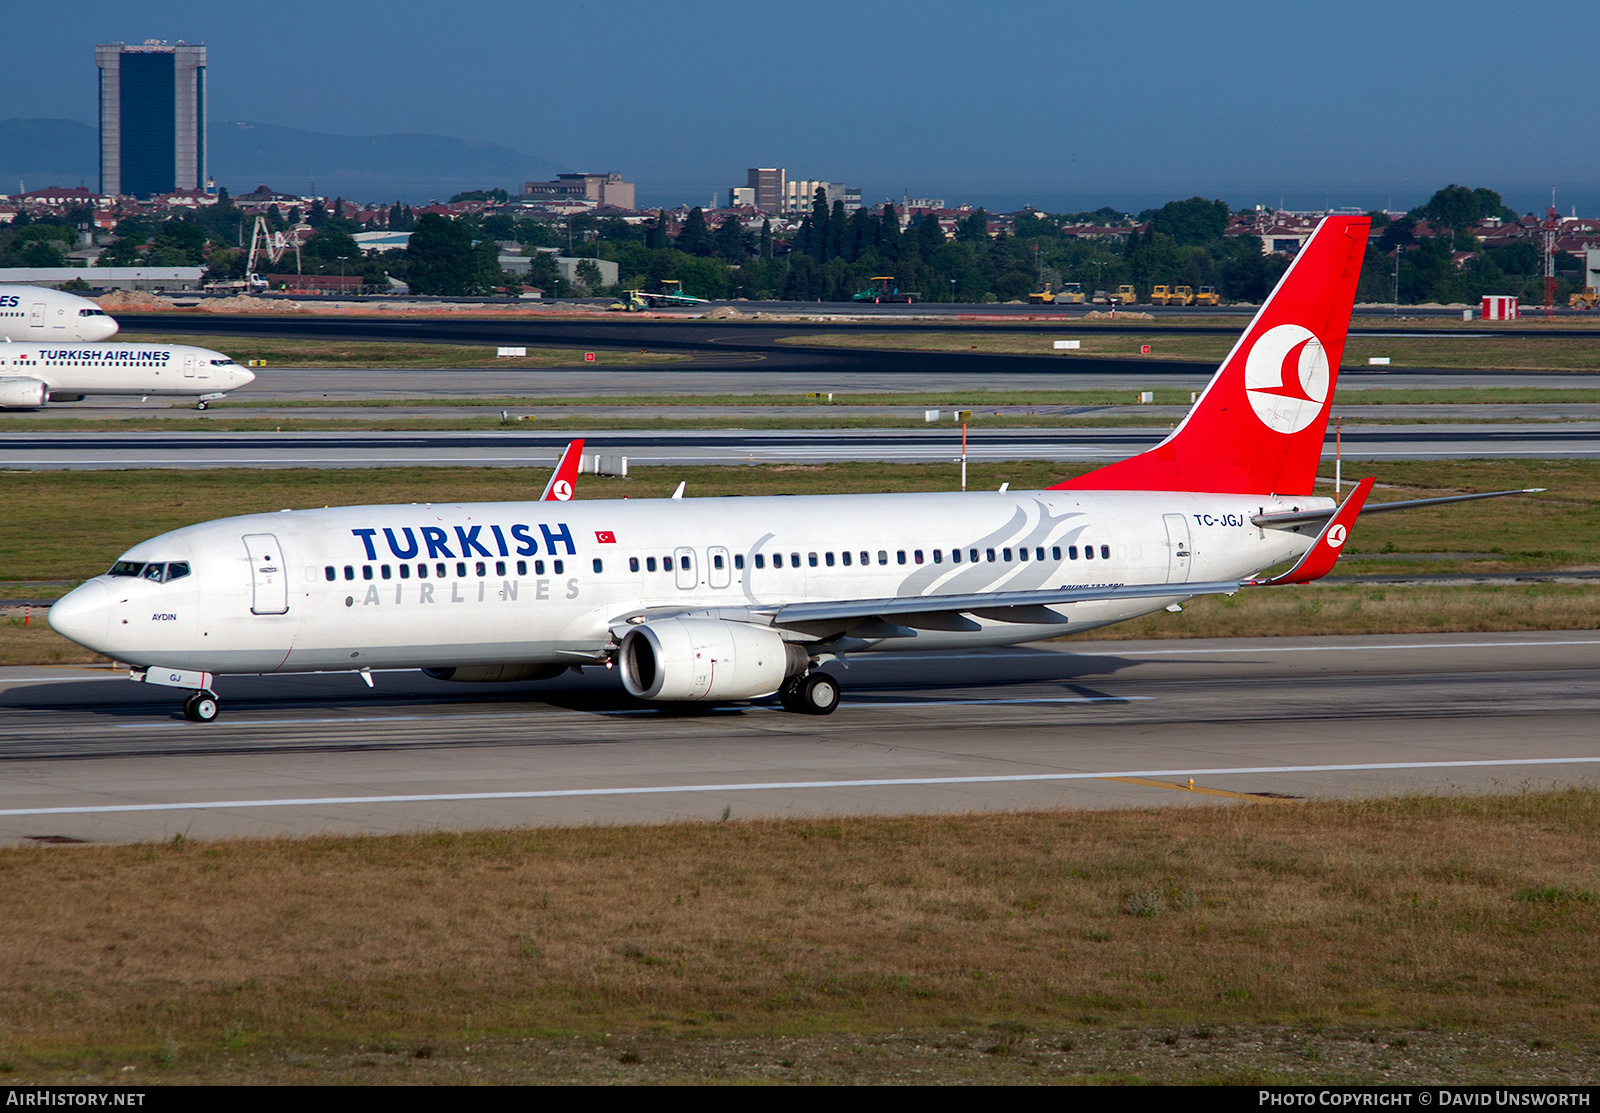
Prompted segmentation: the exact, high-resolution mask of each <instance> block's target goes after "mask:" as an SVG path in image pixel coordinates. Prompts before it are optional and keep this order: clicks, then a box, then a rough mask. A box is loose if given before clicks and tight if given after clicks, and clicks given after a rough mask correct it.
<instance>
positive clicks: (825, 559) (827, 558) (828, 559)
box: [822, 553, 833, 568]
mask: <svg viewBox="0 0 1600 1113" xmlns="http://www.w3.org/2000/svg"><path fill="white" fill-rule="evenodd" d="M822 563H823V564H826V565H827V566H828V567H829V568H832V567H833V554H832V553H823V554H822Z"/></svg>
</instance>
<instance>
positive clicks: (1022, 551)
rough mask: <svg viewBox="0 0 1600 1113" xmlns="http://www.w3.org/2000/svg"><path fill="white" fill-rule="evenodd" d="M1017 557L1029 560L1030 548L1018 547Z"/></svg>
mask: <svg viewBox="0 0 1600 1113" xmlns="http://www.w3.org/2000/svg"><path fill="white" fill-rule="evenodd" d="M1017 559H1018V560H1022V561H1025V560H1027V559H1028V550H1027V549H1025V548H1024V549H1018V550H1017Z"/></svg>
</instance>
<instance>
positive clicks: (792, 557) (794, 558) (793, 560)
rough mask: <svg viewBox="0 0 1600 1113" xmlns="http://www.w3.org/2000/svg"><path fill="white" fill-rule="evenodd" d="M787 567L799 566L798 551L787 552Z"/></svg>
mask: <svg viewBox="0 0 1600 1113" xmlns="http://www.w3.org/2000/svg"><path fill="white" fill-rule="evenodd" d="M789 567H790V568H799V567H800V554H799V553H790V554H789Z"/></svg>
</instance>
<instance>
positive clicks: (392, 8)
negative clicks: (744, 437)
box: [0, 0, 1600, 212]
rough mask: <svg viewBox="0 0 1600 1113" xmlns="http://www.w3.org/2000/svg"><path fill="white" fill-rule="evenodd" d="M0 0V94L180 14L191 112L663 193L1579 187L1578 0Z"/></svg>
mask: <svg viewBox="0 0 1600 1113" xmlns="http://www.w3.org/2000/svg"><path fill="white" fill-rule="evenodd" d="M11 7H12V10H10V11H8V13H7V15H6V31H7V34H6V40H7V44H8V47H9V49H8V51H7V60H6V64H5V66H4V67H3V68H0V116H6V117H10V116H19V117H31V116H63V117H69V118H74V119H79V120H84V121H88V122H93V121H94V120H95V118H96V107H95V70H94V59H93V48H94V45H95V43H97V42H114V41H118V40H121V41H127V42H138V41H141V40H143V39H146V38H162V39H167V40H169V41H176V40H178V39H184V40H187V41H190V42H196V41H201V42H205V43H206V44H207V46H208V47H209V48H210V62H211V71H210V72H211V113H212V119H214V120H218V121H223V120H251V121H259V122H264V123H274V124H283V125H286V126H290V127H298V128H305V129H309V130H313V131H325V132H336V133H342V134H372V133H382V132H395V131H418V132H431V133H435V134H442V135H454V136H461V137H465V138H471V139H484V140H490V141H493V142H497V143H502V144H504V145H506V146H508V147H512V148H514V149H516V150H520V151H523V152H526V153H528V154H531V155H536V156H539V157H543V158H548V159H550V160H552V161H554V162H557V163H560V164H562V165H565V166H567V167H569V168H572V169H585V170H587V169H595V170H617V171H620V172H621V173H623V174H624V176H626V177H627V178H629V179H630V180H633V181H637V182H638V183H639V186H640V193H641V199H642V200H648V201H651V202H657V203H659V202H676V201H679V200H687V201H690V202H691V203H702V204H703V203H704V202H705V201H706V200H708V199H709V195H710V193H711V192H712V191H713V190H715V189H721V188H726V187H727V186H728V185H732V184H742V182H743V177H744V170H745V168H746V167H748V166H754V165H762V166H770V165H778V166H785V167H787V168H788V169H789V171H790V173H791V175H795V176H814V177H823V178H829V179H832V180H837V181H846V182H850V183H852V184H859V185H860V186H861V187H862V188H863V194H864V197H865V198H867V199H870V200H878V199H881V198H883V197H884V196H894V197H896V198H898V197H899V195H900V194H901V192H902V191H903V190H909V191H910V192H912V193H913V194H920V195H934V196H943V197H946V198H948V199H950V200H951V201H955V200H958V199H967V200H974V201H981V202H985V203H989V204H990V205H991V207H1014V206H1019V205H1021V204H1023V203H1026V202H1030V201H1031V202H1032V203H1033V204H1035V205H1038V206H1039V207H1042V208H1048V209H1057V208H1063V207H1069V206H1070V207H1078V205H1079V204H1082V205H1084V206H1091V207H1092V205H1094V204H1100V203H1111V204H1115V205H1119V206H1128V207H1139V206H1140V205H1143V204H1146V203H1157V202H1159V201H1161V200H1165V199H1167V198H1171V197H1179V196H1189V195H1191V194H1203V195H1206V196H1221V197H1224V198H1226V199H1227V200H1229V201H1230V202H1233V203H1235V204H1246V203H1254V202H1264V203H1269V204H1277V203H1278V201H1279V199H1280V197H1282V198H1284V199H1285V200H1287V201H1288V203H1289V204H1290V206H1291V207H1294V206H1295V205H1296V204H1297V203H1298V204H1301V205H1311V204H1321V203H1323V202H1324V201H1327V202H1331V203H1332V204H1356V205H1361V206H1363V207H1370V206H1375V205H1384V204H1387V203H1392V204H1393V205H1395V206H1397V207H1406V206H1410V205H1413V204H1415V203H1417V202H1418V201H1419V200H1421V199H1423V198H1425V197H1426V196H1427V195H1428V194H1429V193H1431V192H1432V190H1434V189H1435V188H1437V187H1439V186H1442V185H1444V184H1446V183H1449V182H1460V183H1462V184H1466V185H1472V186H1478V185H1486V186H1489V187H1491V188H1494V189H1498V190H1500V191H1501V192H1502V193H1505V194H1506V195H1507V197H1508V200H1511V201H1512V202H1513V204H1515V205H1517V206H1518V207H1519V208H1523V209H1528V208H1532V207H1534V206H1535V205H1537V204H1539V203H1540V200H1539V199H1540V198H1541V197H1544V198H1546V200H1545V202H1544V203H1548V190H1549V188H1550V186H1551V185H1555V186H1557V187H1558V193H1557V204H1558V205H1559V206H1560V208H1561V209H1562V211H1566V210H1567V208H1568V207H1569V206H1570V205H1571V204H1574V203H1576V204H1577V205H1578V207H1579V211H1580V212H1585V211H1593V210H1594V208H1595V207H1596V206H1593V205H1589V204H1586V202H1587V201H1588V200H1589V199H1597V200H1600V170H1597V167H1596V164H1595V154H1594V153H1595V152H1596V151H1597V150H1600V144H1597V142H1596V140H1597V138H1600V135H1597V131H1600V114H1597V113H1595V112H1594V111H1593V98H1592V96H1591V95H1590V94H1589V84H1590V82H1591V81H1592V76H1591V75H1590V74H1589V73H1588V61H1587V57H1588V55H1587V48H1586V47H1585V46H1583V45H1582V44H1584V43H1586V42H1592V41H1593V40H1594V31H1595V28H1596V22H1597V19H1596V9H1595V8H1594V6H1593V5H1592V4H1589V5H1585V4H1579V3H1566V2H1543V3H1541V2H1533V3H1526V4H1523V5H1519V6H1507V5H1505V4H1503V3H1496V4H1490V3H1482V2H1478V0H1456V2H1453V3H1418V2H1408V0H1392V2H1390V3H1368V2H1346V3H1339V2H1329V3H1323V4H1320V5H1316V6H1312V5H1306V4H1289V3H1255V2H1250V0H1244V2H1238V3H1230V4H1208V3H1205V2H1203V0H1190V2H1188V3H1167V2H1165V0H1145V2H1142V3H1139V4H1105V3H1098V4H1086V3H1085V4H1080V3H1057V4H1039V3H1033V4H997V5H988V6H981V5H975V4H970V3H969V4H958V3H943V2H930V3H920V4H897V5H875V4H864V3H835V2H831V0H820V2H812V3H806V4H794V3H791V4H765V3H759V2H751V3H742V4H740V3H715V2H707V3H695V2H692V0H683V2H678V3H660V2H654V3H638V2H635V0H607V2H605V3H591V2H588V0H570V2H567V3H560V4H544V3H527V2H518V0H500V2H497V3H483V2H480V0H454V2H453V3H450V4H448V5H440V4H437V3H427V4H424V3H420V2H414V0H389V2H386V3H381V4H379V3H366V2H362V0H351V2H346V3H343V4H327V3H316V4H312V3H302V2H300V0H279V2H277V3H273V4H269V5H258V4H251V5H236V4H227V3H217V2H216V0H207V2H194V0H164V2H163V3H161V4H159V5H132V4H128V3H126V0H120V2H117V3H108V2H104V0H80V2H79V3H76V4H72V5H69V6H68V7H66V8H58V7H55V6H54V5H35V4H29V5H12V6H11ZM506 184H511V183H506Z"/></svg>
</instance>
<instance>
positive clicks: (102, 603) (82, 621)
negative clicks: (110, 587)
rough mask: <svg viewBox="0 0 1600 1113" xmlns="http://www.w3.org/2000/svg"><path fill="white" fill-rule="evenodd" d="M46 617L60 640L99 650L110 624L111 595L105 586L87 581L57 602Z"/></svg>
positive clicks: (93, 581) (103, 643)
mask: <svg viewBox="0 0 1600 1113" xmlns="http://www.w3.org/2000/svg"><path fill="white" fill-rule="evenodd" d="M46 617H48V618H49V620H50V627H51V629H53V630H55V632H56V633H58V634H60V635H61V636H62V637H64V638H70V639H72V640H73V641H75V642H77V643H78V644H79V645H82V646H87V647H88V648H90V649H93V650H97V651H98V650H100V649H101V647H102V646H104V645H105V641H106V632H107V630H108V629H109V628H110V624H111V593H110V592H108V591H107V590H106V585H105V584H103V583H100V582H98V581H96V580H90V581H89V582H88V583H86V584H84V585H82V586H81V587H77V588H74V589H73V590H72V591H69V592H67V593H66V594H65V595H63V596H62V597H61V598H60V599H57V600H56V602H55V606H53V607H51V608H50V613H49V615H48V616H46Z"/></svg>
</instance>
